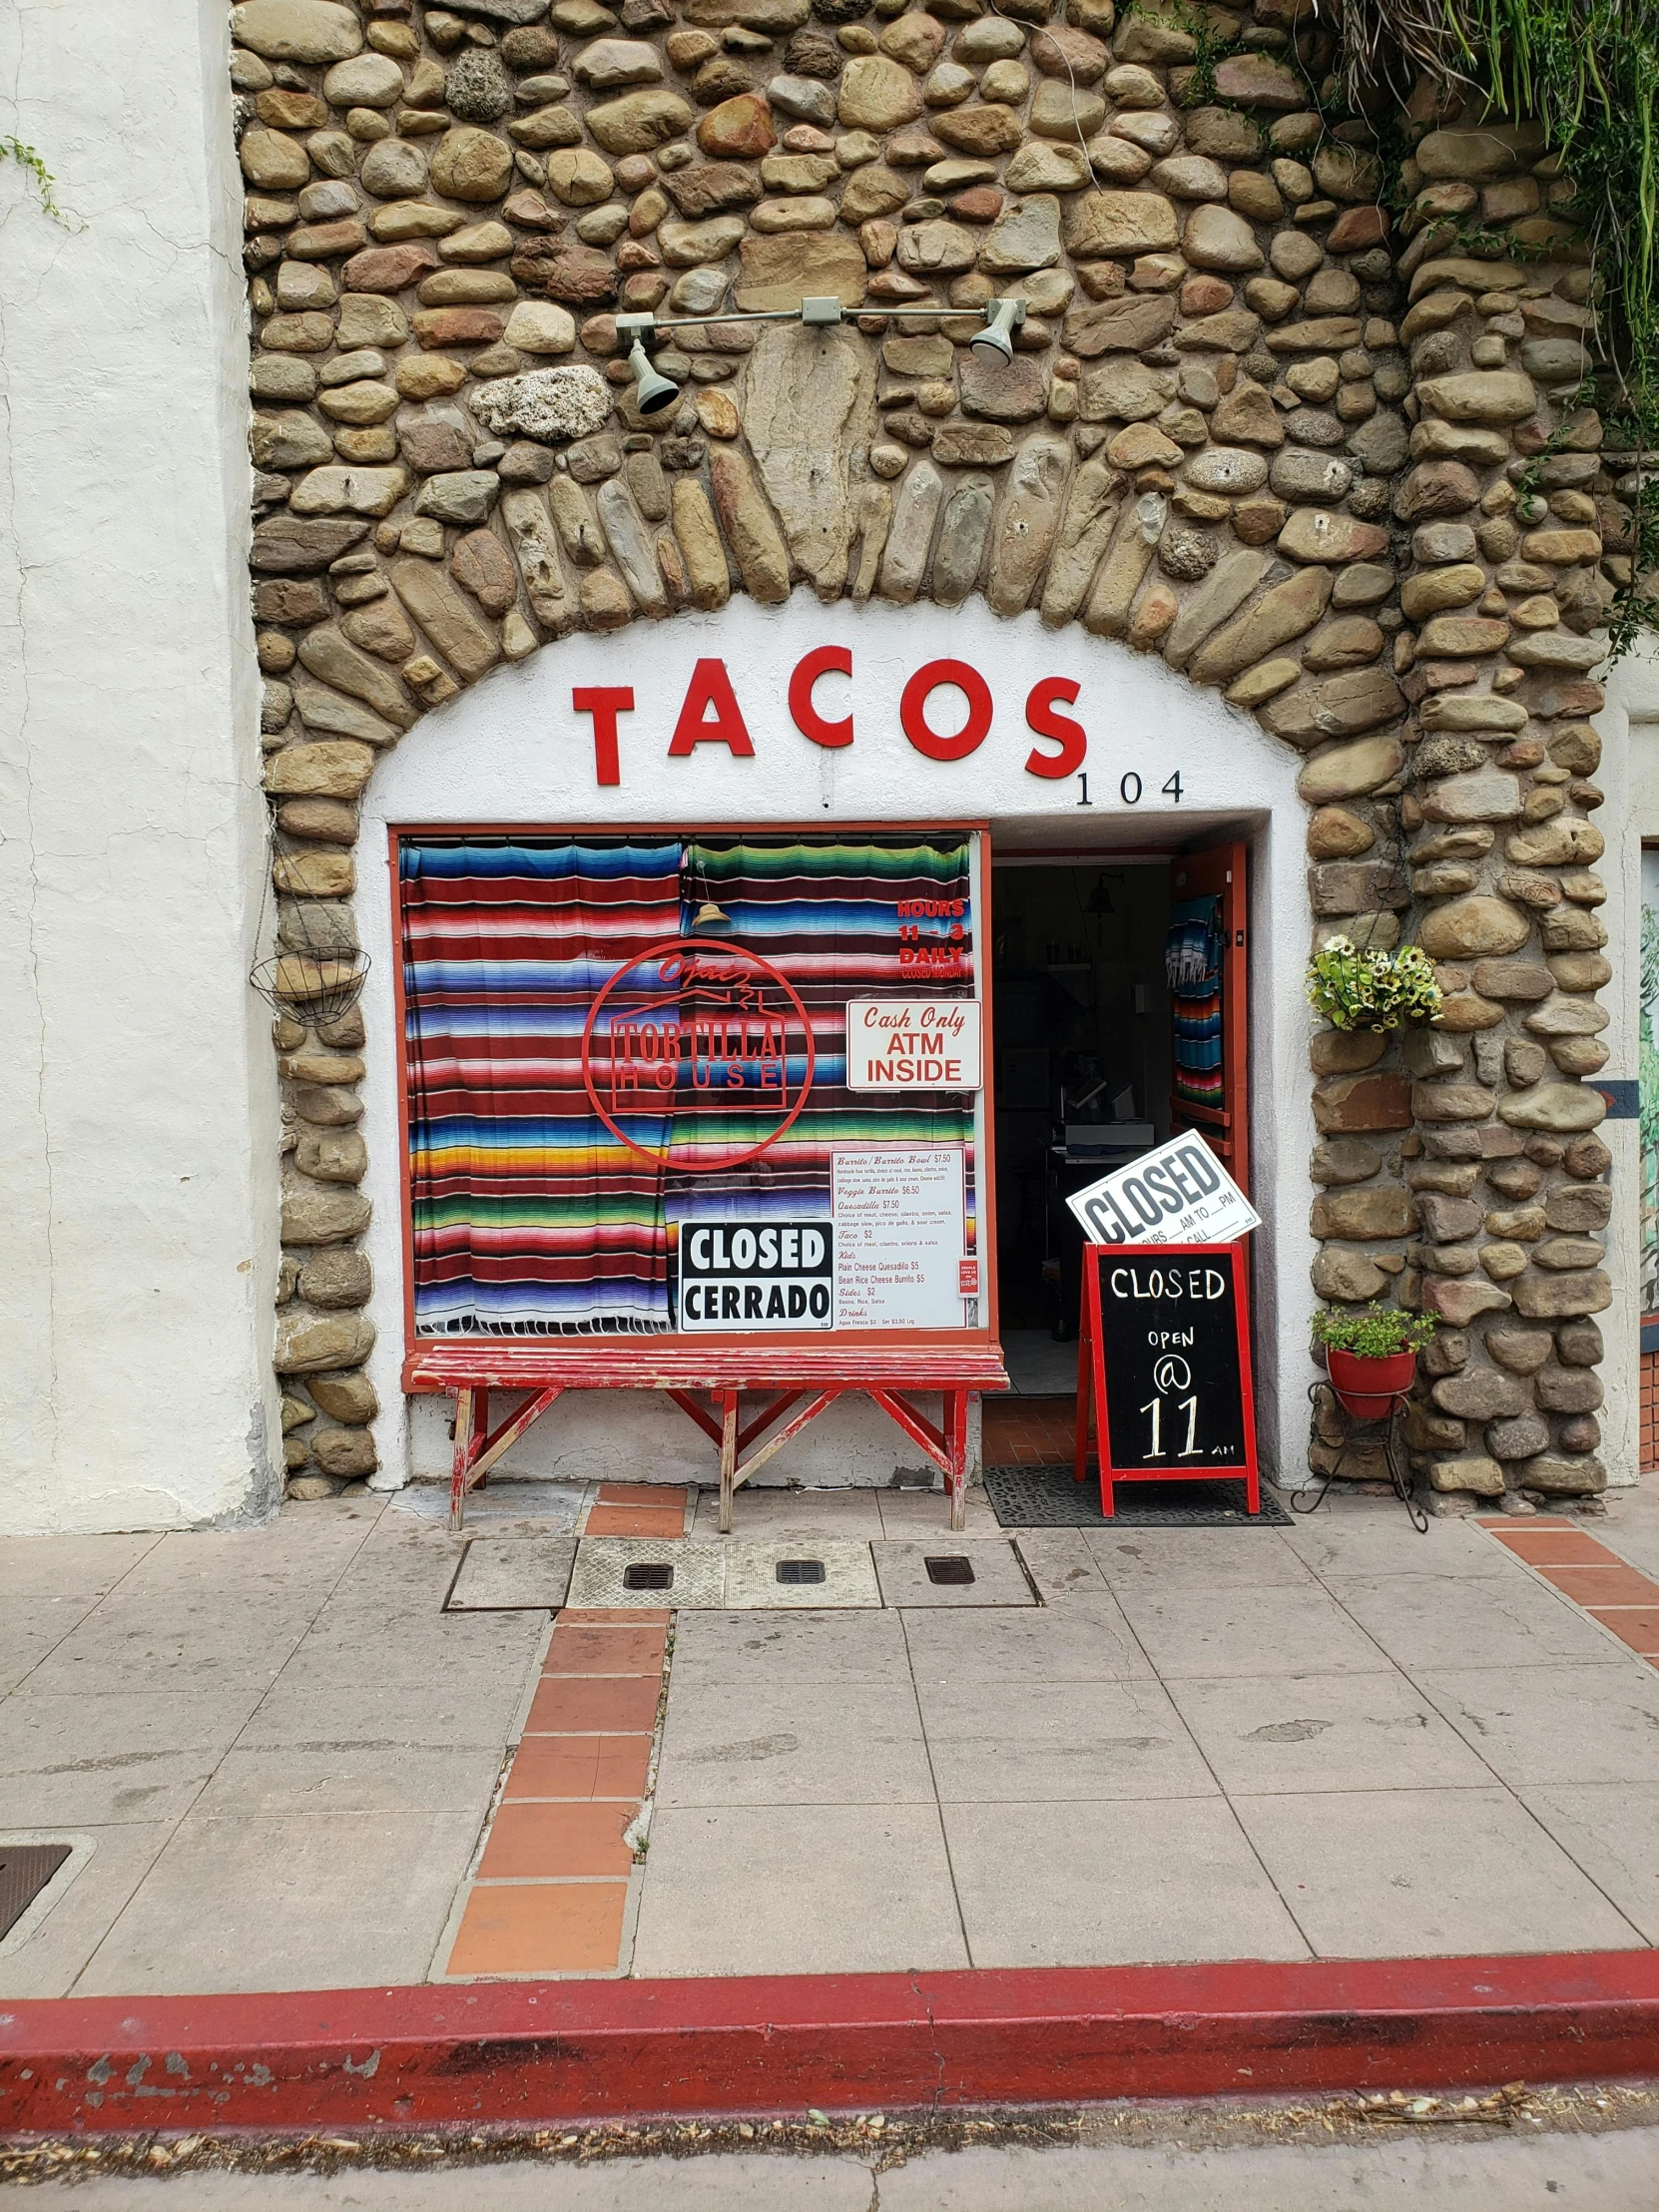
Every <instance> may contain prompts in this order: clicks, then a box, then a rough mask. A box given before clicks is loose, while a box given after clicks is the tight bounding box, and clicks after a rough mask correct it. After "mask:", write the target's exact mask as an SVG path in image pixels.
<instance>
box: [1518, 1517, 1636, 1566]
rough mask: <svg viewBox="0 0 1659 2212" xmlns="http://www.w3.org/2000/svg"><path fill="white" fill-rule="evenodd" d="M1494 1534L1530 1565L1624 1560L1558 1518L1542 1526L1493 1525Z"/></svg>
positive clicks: (1531, 1523) (1603, 1563)
mask: <svg viewBox="0 0 1659 2212" xmlns="http://www.w3.org/2000/svg"><path fill="white" fill-rule="evenodd" d="M1483 1525H1484V1526H1486V1527H1490V1528H1492V1533H1493V1535H1494V1536H1496V1538H1497V1540H1498V1542H1499V1543H1500V1544H1502V1546H1503V1547H1504V1549H1505V1550H1506V1551H1512V1552H1513V1553H1514V1554H1515V1557H1516V1558H1517V1559H1524V1560H1525V1561H1526V1563H1527V1565H1528V1566H1529V1567H1616V1566H1621V1565H1622V1564H1623V1561H1622V1560H1621V1559H1620V1558H1619V1556H1618V1554H1617V1553H1616V1552H1612V1551H1609V1550H1608V1548H1607V1546H1606V1545H1605V1544H1603V1543H1598V1542H1597V1540H1596V1538H1595V1537H1594V1536H1586V1535H1585V1534H1584V1532H1583V1530H1582V1529H1579V1528H1568V1527H1565V1526H1564V1525H1563V1524H1562V1523H1561V1522H1559V1521H1551V1522H1550V1524H1549V1526H1548V1527H1547V1528H1540V1527H1539V1526H1538V1525H1537V1523H1536V1522H1535V1521H1528V1522H1527V1524H1526V1526H1525V1527H1524V1528H1516V1527H1513V1526H1510V1525H1506V1526H1504V1527H1502V1528H1497V1527H1493V1526H1492V1523H1491V1522H1489V1521H1488V1522H1486V1523H1484V1524H1483Z"/></svg>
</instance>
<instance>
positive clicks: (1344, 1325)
mask: <svg viewBox="0 0 1659 2212" xmlns="http://www.w3.org/2000/svg"><path fill="white" fill-rule="evenodd" d="M1437 1327H1438V1320H1437V1317H1436V1316H1435V1315H1433V1314H1405V1313H1401V1311H1400V1310H1399V1308H1398V1307H1397V1306H1379V1305H1377V1304H1376V1303H1375V1302H1374V1303H1373V1304H1372V1305H1370V1306H1361V1307H1355V1306H1327V1307H1323V1308H1322V1309H1321V1311H1320V1312H1319V1313H1317V1314H1316V1315H1315V1316H1314V1342H1315V1343H1316V1344H1321V1345H1327V1346H1329V1347H1330V1349H1331V1350H1332V1351H1334V1352H1352V1353H1353V1354H1354V1356H1355V1358H1356V1359H1357V1360H1391V1359H1392V1358H1393V1356H1394V1354H1395V1353H1396V1352H1420V1351H1421V1350H1422V1348H1423V1346H1424V1345H1425V1344H1427V1343H1429V1342H1430V1340H1431V1339H1432V1337H1433V1335H1434V1331H1435V1329H1436V1328H1437Z"/></svg>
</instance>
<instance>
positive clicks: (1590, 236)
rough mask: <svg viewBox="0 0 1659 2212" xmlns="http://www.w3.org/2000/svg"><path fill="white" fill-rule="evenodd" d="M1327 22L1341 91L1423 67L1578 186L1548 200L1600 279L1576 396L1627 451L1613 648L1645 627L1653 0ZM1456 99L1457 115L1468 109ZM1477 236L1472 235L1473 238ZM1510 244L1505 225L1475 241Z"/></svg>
mask: <svg viewBox="0 0 1659 2212" xmlns="http://www.w3.org/2000/svg"><path fill="white" fill-rule="evenodd" d="M1314 7H1315V13H1316V15H1319V16H1322V17H1324V18H1325V19H1326V20H1327V21H1328V22H1331V23H1333V25H1334V27H1335V28H1337V29H1338V30H1339V31H1340V34H1341V38H1342V48H1343V62H1344V72H1345V78H1346V85H1347V91H1348V97H1349V99H1350V100H1351V102H1352V103H1353V104H1354V105H1355V106H1356V108H1364V109H1366V110H1367V111H1368V112H1372V111H1375V110H1376V109H1377V107H1378V104H1379V94H1380V93H1381V92H1389V93H1391V94H1392V96H1393V97H1394V98H1395V99H1396V100H1398V99H1402V98H1403V97H1404V95H1405V94H1407V93H1408V92H1409V90H1410V87H1411V83H1412V80H1413V79H1414V78H1415V77H1416V75H1417V74H1418V73H1419V72H1421V73H1423V74H1425V75H1426V76H1427V77H1428V78H1430V79H1431V80H1433V81H1437V82H1438V83H1439V84H1441V85H1443V86H1444V87H1445V88H1447V90H1448V91H1452V92H1460V93H1462V94H1463V95H1465V96H1466V98H1467V100H1468V103H1469V111H1472V116H1473V117H1475V118H1477V117H1478V116H1479V114H1480V113H1481V112H1482V109H1483V108H1484V109H1485V110H1486V111H1487V112H1488V113H1490V114H1491V117H1492V120H1494V121H1495V120H1500V119H1514V120H1526V121H1532V122H1536V123H1539V124H1541V125H1542V127H1543V130H1544V133H1545V136H1546V138H1547V140H1548V143H1549V146H1550V148H1551V150H1552V152H1553V153H1555V154H1556V155H1557V156H1558V158H1559V161H1560V165H1561V170H1562V174H1563V175H1564V176H1566V177H1568V178H1570V179H1571V181H1572V183H1573V185H1574V186H1575V187H1576V190H1575V192H1574V195H1573V197H1572V198H1571V199H1570V200H1568V201H1566V202H1564V203H1561V204H1559V205H1556V206H1554V207H1552V209H1551V211H1550V212H1551V214H1553V215H1557V216H1563V217H1565V218H1567V219H1568V220H1570V221H1572V222H1573V223H1575V224H1577V225H1578V226H1579V228H1580V229H1581V230H1582V232H1583V234H1584V236H1585V238H1586V240H1587V241H1588V243H1589V246H1590V249H1591V252H1592V254H1593V257H1594V266H1595V270H1596V273H1597V277H1598V278H1599V283H1600V300H1599V304H1600V307H1601V329H1600V333H1599V344H1600V347H1601V355H1600V360H1599V362H1598V365H1597V370H1596V373H1595V375H1594V377H1593V378H1592V380H1591V386H1590V388H1589V389H1588V390H1587V391H1586V392H1585V393H1583V394H1581V395H1579V397H1580V399H1581V401H1582V402H1584V403H1595V404H1597V405H1599V407H1600V409H1601V412H1602V416H1603V422H1604V429H1605V440H1606V444H1607V446H1608V448H1609V449H1610V450H1611V451H1613V452H1616V453H1622V454H1627V455H1629V456H1630V459H1629V461H1628V463H1627V464H1626V465H1627V466H1628V468H1629V470H1630V471H1631V473H1633V474H1634V475H1635V476H1636V478H1637V488H1636V490H1635V491H1634V492H1633V493H1632V494H1631V495H1630V506H1631V541H1632V542H1631V549H1630V552H1631V573H1630V578H1629V580H1628V582H1626V583H1624V584H1621V585H1619V586H1618V587H1617V589H1616V593H1615V597H1614V599H1613V603H1612V605H1611V607H1610V608H1609V610H1608V628H1609V632H1610V635H1611V641H1612V649H1613V654H1614V658H1615V659H1616V658H1617V657H1618V656H1619V655H1620V654H1621V653H1624V652H1626V651H1628V649H1629V647H1630V646H1631V644H1632V643H1633V642H1634V640H1635V638H1636V637H1637V635H1638V634H1639V633H1640V632H1642V631H1644V630H1647V631H1652V630H1659V600H1656V599H1655V597H1654V596H1653V594H1652V592H1651V591H1650V590H1649V588H1648V585H1649V582H1650V579H1651V578H1652V577H1653V575H1654V574H1655V573H1656V572H1659V472H1656V473H1653V474H1650V473H1649V470H1648V467H1647V465H1646V464H1647V462H1648V459H1649V457H1650V456H1653V455H1655V454H1656V453H1659V122H1656V115H1659V7H1656V6H1655V4H1654V0H1314ZM1469 119H1470V117H1469V114H1468V113H1467V112H1466V114H1465V118H1464V120H1465V121H1467V120H1469ZM1476 250H1478V249H1476ZM1498 250H1501V251H1503V252H1504V253H1507V254H1511V255H1513V254H1514V252H1515V249H1514V247H1513V245H1512V243H1511V242H1510V241H1509V240H1508V238H1507V237H1506V236H1505V235H1503V234H1495V235H1494V238H1493V243H1492V244H1491V245H1490V246H1487V247H1486V248H1485V251H1487V252H1492V251H1498Z"/></svg>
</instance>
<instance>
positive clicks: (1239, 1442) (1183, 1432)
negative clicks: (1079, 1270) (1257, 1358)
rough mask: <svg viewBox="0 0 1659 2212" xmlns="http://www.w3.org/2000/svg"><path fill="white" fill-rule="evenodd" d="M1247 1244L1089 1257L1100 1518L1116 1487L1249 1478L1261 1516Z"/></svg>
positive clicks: (1104, 1248)
mask: <svg viewBox="0 0 1659 2212" xmlns="http://www.w3.org/2000/svg"><path fill="white" fill-rule="evenodd" d="M1245 1260H1246V1254H1245V1248H1244V1246H1243V1244H1210V1245H1100V1244H1091V1245H1085V1246H1084V1248H1083V1312H1082V1318H1081V1325H1080V1329H1079V1337H1080V1342H1079V1344H1078V1348H1077V1444H1076V1456H1075V1459H1074V1462H1073V1468H1072V1471H1073V1473H1074V1474H1075V1475H1076V1477H1077V1479H1078V1481H1079V1482H1081V1481H1082V1480H1083V1479H1084V1477H1085V1475H1086V1473H1087V1471H1088V1452H1089V1413H1090V1409H1091V1406H1092V1408H1093V1412H1094V1421H1095V1427H1096V1430H1097V1435H1096V1450H1097V1454H1098V1457H1099V1461H1100V1509H1101V1511H1102V1512H1103V1513H1104V1514H1105V1515H1106V1517H1107V1519H1108V1520H1110V1518H1111V1517H1112V1510H1113V1507H1112V1486H1113V1484H1114V1483H1116V1482H1172V1481H1173V1482H1182V1481H1198V1480H1214V1479H1215V1478H1216V1477H1217V1476H1218V1475H1241V1474H1242V1475H1243V1476H1244V1478H1245V1486H1246V1493H1247V1496H1248V1500H1249V1506H1250V1510H1251V1512H1253V1513H1256V1512H1260V1510H1261V1491H1260V1486H1259V1483H1258V1479H1257V1472H1256V1401H1255V1395H1254V1392H1253V1390H1252V1387H1251V1377H1250V1301H1249V1277H1248V1270H1247V1268H1246V1265H1245Z"/></svg>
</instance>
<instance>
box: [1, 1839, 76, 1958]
mask: <svg viewBox="0 0 1659 2212" xmlns="http://www.w3.org/2000/svg"><path fill="white" fill-rule="evenodd" d="M69 1850H70V1847H69V1846H68V1844H0V1938H3V1937H5V1936H9V1935H10V1934H11V1932H12V1930H13V1929H14V1928H15V1927H16V1926H17V1924H18V1922H19V1921H20V1920H21V1919H22V1918H23V1916H24V1914H25V1913H26V1912H27V1911H28V1910H29V1908H30V1906H31V1905H33V1904H34V1902H35V1900H36V1898H38V1897H39V1896H40V1893H41V1892H42V1890H44V1889H45V1887H46V1885H47V1884H48V1883H49V1882H50V1881H51V1879H52V1877H53V1876H54V1875H55V1874H56V1873H57V1871H58V1869H59V1868H60V1867H61V1866H62V1865H63V1863H64V1861H65V1860H66V1859H67V1858H68V1857H69Z"/></svg>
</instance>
